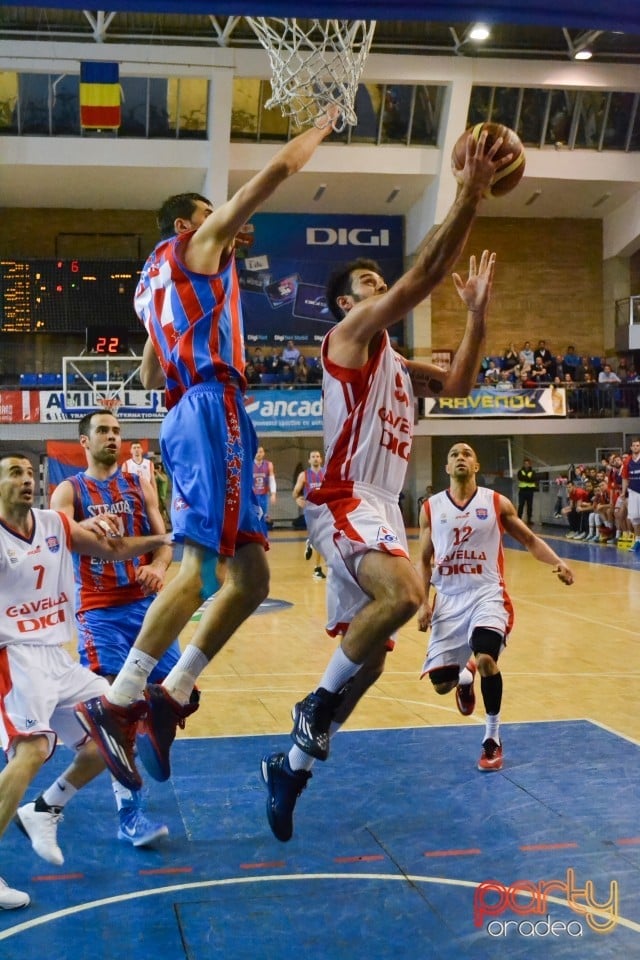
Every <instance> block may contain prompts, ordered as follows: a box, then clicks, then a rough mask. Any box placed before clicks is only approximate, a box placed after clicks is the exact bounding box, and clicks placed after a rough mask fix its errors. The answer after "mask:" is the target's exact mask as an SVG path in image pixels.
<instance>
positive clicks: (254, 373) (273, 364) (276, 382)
mask: <svg viewBox="0 0 640 960" xmlns="http://www.w3.org/2000/svg"><path fill="white" fill-rule="evenodd" d="M244 374H245V377H246V378H247V383H249V384H250V385H252V386H258V385H260V386H270V387H274V386H284V387H290V388H293V387H301V386H308V385H309V384H311V385H317V384H320V383H321V382H322V367H321V365H320V358H319V356H305V354H303V353H302V352H301V351H300V350H299V349H298V348H297V347H296V345H295V344H294V342H293V340H287V344H286V346H285V347H284V349H283V350H278V347H276V346H274V347H271V348H269V349H268V351H267V352H266V353H265V352H264V351H263V349H262V347H255V349H254V350H248V351H247V365H246V367H245V371H244Z"/></svg>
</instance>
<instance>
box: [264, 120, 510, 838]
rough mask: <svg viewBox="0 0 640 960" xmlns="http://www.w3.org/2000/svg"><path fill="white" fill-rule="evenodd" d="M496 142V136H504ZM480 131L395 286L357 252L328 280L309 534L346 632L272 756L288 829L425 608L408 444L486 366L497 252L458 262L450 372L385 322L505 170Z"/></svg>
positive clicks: (422, 285)
mask: <svg viewBox="0 0 640 960" xmlns="http://www.w3.org/2000/svg"><path fill="white" fill-rule="evenodd" d="M496 142H498V141H496ZM485 145H486V138H485V139H483V138H482V135H481V136H480V139H479V141H478V144H477V149H476V147H471V148H468V149H467V154H466V162H465V167H464V172H463V176H462V184H461V187H460V192H459V193H458V196H457V198H456V200H455V202H454V204H453V206H452V207H451V210H450V211H449V213H448V214H447V216H446V217H445V220H444V222H443V223H442V224H441V225H440V227H439V228H438V229H437V230H435V231H434V232H433V233H432V234H431V236H430V238H429V239H427V240H426V241H425V242H424V244H423V246H422V248H421V250H420V252H419V253H418V255H417V257H416V259H415V262H414V264H413V266H412V267H411V268H410V269H409V270H408V271H407V273H405V274H404V275H403V276H402V277H401V278H400V279H399V280H398V281H397V282H396V283H395V284H394V285H393V286H391V287H390V288H388V287H387V284H386V282H385V280H384V279H383V277H382V275H381V271H380V267H379V266H378V265H377V264H376V263H374V262H373V261H371V260H356V261H354V262H352V263H350V264H347V265H346V266H345V267H344V268H343V269H341V270H339V271H337V272H336V273H335V274H334V275H333V276H332V277H331V279H330V280H329V283H328V285H327V304H328V306H329V308H330V309H331V311H332V313H333V315H334V316H335V318H336V319H337V320H338V321H339V322H338V323H337V324H336V326H335V327H333V329H332V330H330V332H329V333H328V334H327V336H326V337H325V339H324V341H323V344H322V362H323V368H324V375H323V392H324V404H323V410H324V413H323V416H324V441H325V453H326V460H325V463H326V472H325V476H324V480H323V481H322V484H321V486H320V487H319V489H317V490H314V491H312V492H311V493H310V494H309V497H308V500H309V506H308V507H307V522H308V526H309V534H310V538H311V542H312V543H314V544H315V545H316V546H317V548H318V549H319V550H320V552H321V553H323V554H324V556H325V557H326V558H327V563H328V566H329V579H328V581H327V605H328V625H327V630H328V632H329V633H330V634H332V635H334V636H341V638H342V640H341V643H340V646H339V647H338V648H337V649H336V651H335V653H334V654H333V656H332V658H331V660H330V661H329V664H328V665H327V668H326V670H325V672H324V674H323V676H322V678H321V680H320V683H319V686H318V688H317V689H316V690H315V691H313V692H312V693H310V694H309V695H308V696H307V697H305V698H304V700H302V701H301V702H300V703H298V704H296V706H295V708H294V727H293V731H292V734H291V736H292V738H293V740H294V744H295V746H294V747H293V748H292V749H291V750H290V752H289V754H288V756H287V755H285V754H284V753H278V754H272V755H271V756H268V757H264V758H263V760H262V776H263V779H264V781H265V783H266V785H267V791H268V796H267V816H268V819H269V825H270V826H271V829H272V830H273V832H274V834H275V836H276V837H277V838H278V839H279V840H288V839H289V838H290V837H291V834H292V830H293V809H294V806H295V803H296V800H297V797H298V796H299V794H300V792H301V791H302V790H303V789H304V787H305V786H306V784H307V781H308V780H309V777H310V776H311V773H310V771H311V767H312V765H313V761H314V759H319V760H326V759H327V757H328V755H329V740H330V736H331V734H332V733H333V732H334V731H335V730H336V729H337V728H338V727H339V726H340V725H341V724H342V723H343V722H344V720H345V719H346V717H347V716H348V715H349V714H350V713H351V711H352V710H353V708H354V706H355V704H356V703H357V702H358V700H359V699H360V698H361V697H362V696H363V695H364V693H365V692H366V690H367V689H368V687H369V686H370V685H371V684H372V683H373V682H375V680H376V679H377V678H378V677H379V676H380V674H381V672H382V670H383V668H384V659H385V654H386V649H387V645H388V642H389V639H390V638H391V637H392V636H393V634H394V633H395V631H396V630H398V629H399V628H400V627H401V626H402V625H403V624H405V623H406V622H407V621H408V620H409V619H410V618H411V617H412V616H413V615H414V614H415V612H416V611H417V609H418V607H419V606H420V604H421V602H422V599H423V591H422V584H421V582H420V578H419V576H418V574H417V571H416V570H415V569H414V567H413V565H412V564H411V561H410V559H409V554H408V550H407V543H406V536H405V532H404V523H403V520H402V515H401V512H400V508H399V505H398V498H399V495H400V493H401V491H402V485H403V482H404V478H405V474H406V468H407V462H408V459H409V454H410V450H411V439H412V433H413V419H414V397H416V396H418V397H432V396H438V395H441V396H450V397H455V396H466V395H467V394H468V392H469V390H470V389H471V387H472V385H473V383H474V381H475V378H476V375H477V371H478V367H479V363H480V358H481V356H482V351H483V342H484V336H485V321H486V312H487V307H488V303H489V297H490V291H491V281H492V278H493V269H494V263H495V255H494V254H489V252H488V251H485V252H484V253H483V254H482V258H481V260H480V263H479V265H478V264H476V259H475V257H472V258H471V261H470V266H469V277H468V279H467V280H466V281H463V280H462V279H461V277H460V276H459V275H458V274H454V283H455V285H456V288H457V290H458V293H459V294H460V297H461V299H462V300H463V302H464V303H465V305H466V307H467V310H468V314H467V324H466V327H465V332H464V336H463V338H462V342H461V343H460V346H459V347H458V349H457V351H456V352H455V356H454V360H453V364H452V366H451V369H450V370H449V371H446V372H445V371H444V370H442V369H441V368H439V367H436V366H434V365H433V364H428V363H419V362H416V361H409V360H404V359H403V358H402V357H401V356H400V355H399V354H397V353H396V352H395V351H394V350H393V348H392V346H391V342H390V339H389V335H388V332H387V330H388V328H389V327H391V326H392V325H393V324H394V323H397V322H398V321H399V320H401V319H402V318H403V317H405V316H406V315H407V314H408V313H409V311H410V310H412V309H413V308H414V307H416V306H417V305H418V304H419V303H420V302H421V301H422V300H424V298H425V297H427V296H428V295H429V294H430V293H431V291H432V290H433V288H434V287H435V286H436V285H437V284H438V283H440V282H441V281H442V280H443V279H444V277H445V276H446V275H447V273H448V272H449V270H450V269H452V267H453V265H454V263H455V261H456V260H457V258H458V256H459V255H460V253H461V252H462V249H463V247H464V243H465V240H466V238H467V236H468V233H469V229H470V227H471V224H472V223H473V220H474V218H475V215H476V212H477V209H478V206H479V204H480V201H481V199H482V196H483V195H484V193H485V191H486V189H487V184H489V183H490V182H491V180H492V178H493V176H494V175H495V173H496V171H497V170H498V169H499V168H500V166H501V162H496V161H495V160H494V157H495V150H494V148H493V147H492V148H491V149H489V150H486V149H485Z"/></svg>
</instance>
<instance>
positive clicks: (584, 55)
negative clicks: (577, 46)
mask: <svg viewBox="0 0 640 960" xmlns="http://www.w3.org/2000/svg"><path fill="white" fill-rule="evenodd" d="M592 56H593V54H592V52H591V50H578V51H577V52H576V53H574V55H573V59H574V60H591V57H592Z"/></svg>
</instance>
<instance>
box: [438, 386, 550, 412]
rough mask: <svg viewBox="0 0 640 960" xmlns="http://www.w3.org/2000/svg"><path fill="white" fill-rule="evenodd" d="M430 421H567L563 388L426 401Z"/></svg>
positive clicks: (482, 390) (478, 392)
mask: <svg viewBox="0 0 640 960" xmlns="http://www.w3.org/2000/svg"><path fill="white" fill-rule="evenodd" d="M424 412H425V416H427V417H566V415H567V397H566V391H565V390H564V388H563V387H552V386H549V387H541V388H540V389H534V390H495V389H492V388H491V387H481V388H479V389H478V390H472V391H471V393H470V394H469V396H468V397H438V398H437V399H432V398H428V399H426V400H425V401H424Z"/></svg>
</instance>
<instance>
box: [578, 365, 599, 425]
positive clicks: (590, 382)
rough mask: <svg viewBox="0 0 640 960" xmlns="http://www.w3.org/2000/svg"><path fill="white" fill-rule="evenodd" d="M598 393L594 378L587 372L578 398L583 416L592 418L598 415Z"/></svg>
mask: <svg viewBox="0 0 640 960" xmlns="http://www.w3.org/2000/svg"><path fill="white" fill-rule="evenodd" d="M596 393H597V384H596V382H595V379H594V376H593V374H592V373H591V372H589V371H587V372H586V373H585V375H584V380H583V381H582V383H581V384H580V393H579V394H578V397H577V399H578V402H579V404H580V408H579V409H580V412H581V414H582V416H584V417H592V416H593V415H594V414H595V413H596V411H597V408H598V404H597V396H596Z"/></svg>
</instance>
